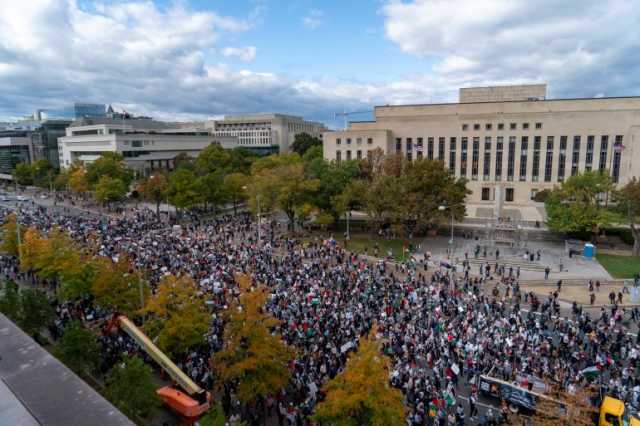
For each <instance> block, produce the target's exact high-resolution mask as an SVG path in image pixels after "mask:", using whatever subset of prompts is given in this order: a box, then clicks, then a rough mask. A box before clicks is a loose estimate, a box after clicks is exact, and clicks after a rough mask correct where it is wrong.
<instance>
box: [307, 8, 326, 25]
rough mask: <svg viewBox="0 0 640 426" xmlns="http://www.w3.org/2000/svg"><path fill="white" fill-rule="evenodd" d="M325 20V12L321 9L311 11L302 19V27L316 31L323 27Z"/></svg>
mask: <svg viewBox="0 0 640 426" xmlns="http://www.w3.org/2000/svg"><path fill="white" fill-rule="evenodd" d="M323 18H324V12H323V11H321V10H319V9H311V10H310V11H309V12H308V13H307V15H306V16H305V17H303V18H302V25H304V26H305V27H307V28H309V29H310V30H315V29H316V28H318V27H319V26H320V25H322V20H323Z"/></svg>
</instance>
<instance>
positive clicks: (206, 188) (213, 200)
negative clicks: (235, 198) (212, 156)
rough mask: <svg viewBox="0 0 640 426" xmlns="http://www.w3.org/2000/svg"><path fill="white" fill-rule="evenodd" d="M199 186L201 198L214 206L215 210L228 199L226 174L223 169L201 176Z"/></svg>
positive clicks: (198, 181)
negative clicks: (225, 182) (225, 181)
mask: <svg viewBox="0 0 640 426" xmlns="http://www.w3.org/2000/svg"><path fill="white" fill-rule="evenodd" d="M197 187H198V193H199V194H200V198H201V199H202V200H203V201H204V202H205V205H206V204H209V205H210V206H211V207H213V211H214V212H215V211H216V209H217V207H218V206H219V205H221V204H224V203H225V202H226V201H227V199H228V193H227V188H226V186H225V184H224V175H223V172H222V171H221V170H217V171H214V172H210V173H207V174H205V175H204V176H200V177H199V178H198V180H197Z"/></svg>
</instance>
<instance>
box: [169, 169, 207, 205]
mask: <svg viewBox="0 0 640 426" xmlns="http://www.w3.org/2000/svg"><path fill="white" fill-rule="evenodd" d="M167 194H168V196H169V202H170V203H171V204H172V205H174V206H175V207H176V208H177V209H178V211H180V212H181V211H182V210H184V209H189V208H191V207H194V206H195V205H196V204H198V203H200V202H201V200H202V196H201V194H200V192H199V187H198V182H197V177H196V175H195V173H194V172H193V171H192V170H189V169H187V168H179V169H178V170H176V171H174V172H173V173H172V174H171V176H170V177H169V187H168V189H167Z"/></svg>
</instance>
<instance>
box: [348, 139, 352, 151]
mask: <svg viewBox="0 0 640 426" xmlns="http://www.w3.org/2000/svg"><path fill="white" fill-rule="evenodd" d="M347 145H351V138H347ZM347 152H349V151H347Z"/></svg>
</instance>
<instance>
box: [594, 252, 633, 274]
mask: <svg viewBox="0 0 640 426" xmlns="http://www.w3.org/2000/svg"><path fill="white" fill-rule="evenodd" d="M596 259H598V262H600V264H601V265H602V266H603V267H604V269H606V270H607V272H609V274H610V275H611V276H612V277H613V278H633V275H634V274H636V273H640V257H638V256H619V255H614V254H596Z"/></svg>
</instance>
